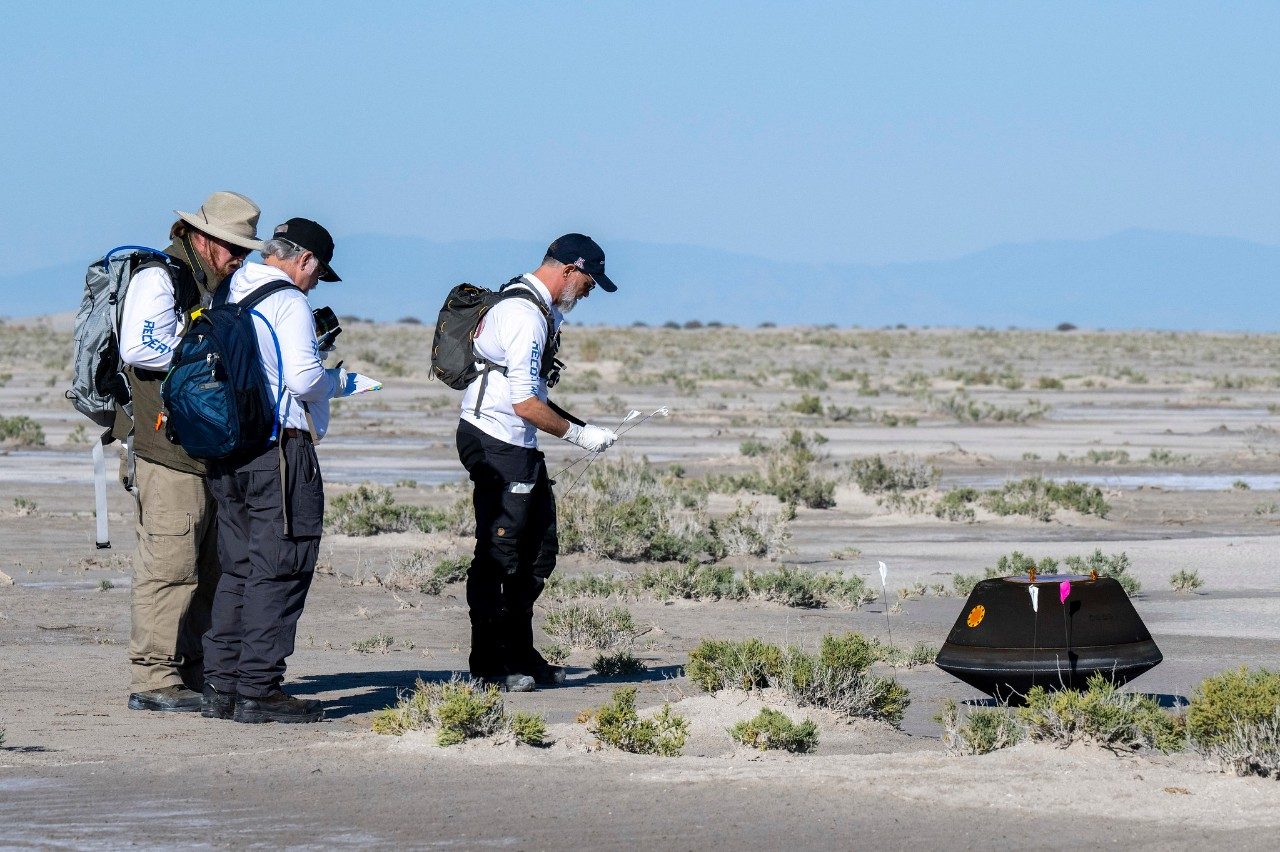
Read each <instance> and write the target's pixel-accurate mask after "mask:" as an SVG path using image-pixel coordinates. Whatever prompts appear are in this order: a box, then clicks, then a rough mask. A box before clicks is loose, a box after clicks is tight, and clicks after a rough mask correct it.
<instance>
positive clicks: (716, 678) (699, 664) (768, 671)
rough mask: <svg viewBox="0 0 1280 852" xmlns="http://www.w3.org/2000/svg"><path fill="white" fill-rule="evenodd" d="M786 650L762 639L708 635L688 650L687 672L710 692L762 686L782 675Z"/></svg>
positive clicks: (695, 681) (694, 680)
mask: <svg viewBox="0 0 1280 852" xmlns="http://www.w3.org/2000/svg"><path fill="white" fill-rule="evenodd" d="M783 658H784V654H783V651H782V649H781V648H779V647H778V646H777V645H770V644H769V643H767V642H763V641H761V640H759V639H747V640H745V641H743V642H734V641H731V640H716V639H707V640H704V641H703V642H701V643H700V644H699V645H698V646H697V647H696V648H694V649H693V650H692V651H690V652H689V662H688V664H687V665H686V666H685V674H686V675H687V676H688V677H689V679H690V680H692V681H693V682H694V683H696V684H697V685H698V686H700V687H702V688H703V689H704V690H706V691H707V692H718V691H719V690H721V689H743V690H751V689H763V688H764V687H766V686H768V685H769V684H770V683H771V682H773V681H777V680H778V679H779V678H781V676H782V665H783Z"/></svg>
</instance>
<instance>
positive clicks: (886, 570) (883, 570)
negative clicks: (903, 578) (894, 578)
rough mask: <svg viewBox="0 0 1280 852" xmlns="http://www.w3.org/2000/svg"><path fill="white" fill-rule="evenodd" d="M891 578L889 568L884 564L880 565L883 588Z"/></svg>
mask: <svg viewBox="0 0 1280 852" xmlns="http://www.w3.org/2000/svg"><path fill="white" fill-rule="evenodd" d="M888 577H889V566H888V565H885V564H884V563H883V562H881V563H880V585H881V586H883V585H884V582H885V580H886V579H887V578H888Z"/></svg>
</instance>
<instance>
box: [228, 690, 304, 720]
mask: <svg viewBox="0 0 1280 852" xmlns="http://www.w3.org/2000/svg"><path fill="white" fill-rule="evenodd" d="M231 718H232V719H234V720H235V721H237V722H247V723H249V724H251V725H256V724H259V723H262V722H319V721H320V720H321V719H322V718H324V706H323V705H322V704H321V703H320V702H319V701H312V700H311V699H304V698H294V697H293V696H292V695H289V694H288V693H287V692H284V691H282V690H276V691H275V692H273V693H271V694H270V695H268V696H266V697H265V698H250V697H249V696H247V695H241V696H238V697H237V698H236V702H235V710H233V711H232V713H231Z"/></svg>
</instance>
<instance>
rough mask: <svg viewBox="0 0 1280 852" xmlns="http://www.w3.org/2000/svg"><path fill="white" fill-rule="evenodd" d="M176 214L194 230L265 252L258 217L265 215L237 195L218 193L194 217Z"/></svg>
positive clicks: (255, 206)
mask: <svg viewBox="0 0 1280 852" xmlns="http://www.w3.org/2000/svg"><path fill="white" fill-rule="evenodd" d="M173 212H174V213H177V214H178V217H179V218H180V219H182V221H184V222H186V223H187V224H188V225H190V226H191V227H193V228H196V229H197V230H200V231H204V232H205V233H206V234H208V235H209V236H211V237H217V238H218V239H220V240H226V241H227V242H229V243H232V244H233V245H237V246H241V247H242V248H247V249H253V250H255V251H256V250H257V249H260V248H262V240H260V239H258V217H259V216H261V215H262V211H261V210H260V209H258V205H256V204H254V203H253V202H252V201H251V200H250V199H249V198H248V197H247V196H244V195H241V194H240V193H238V192H226V191H219V192H215V193H214V194H213V195H210V196H209V197H208V198H206V199H205V200H204V204H201V205H200V209H199V210H197V211H196V212H195V213H184V212H183V211H181V210H175V211H173Z"/></svg>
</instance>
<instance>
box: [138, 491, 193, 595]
mask: <svg viewBox="0 0 1280 852" xmlns="http://www.w3.org/2000/svg"><path fill="white" fill-rule="evenodd" d="M193 526H194V523H193V521H192V518H191V514H190V513H189V512H175V511H171V510H168V511H167V510H157V509H148V510H144V511H143V513H142V534H141V535H140V536H139V537H138V554H139V557H140V560H139V561H140V566H139V567H140V568H141V570H142V571H143V572H145V573H146V574H147V575H148V576H150V577H153V578H155V579H159V580H163V581H165V582H170V583H183V582H188V581H191V580H194V578H195V576H196V563H197V557H198V556H199V554H198V553H197V547H196V536H195V532H194V530H193Z"/></svg>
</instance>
